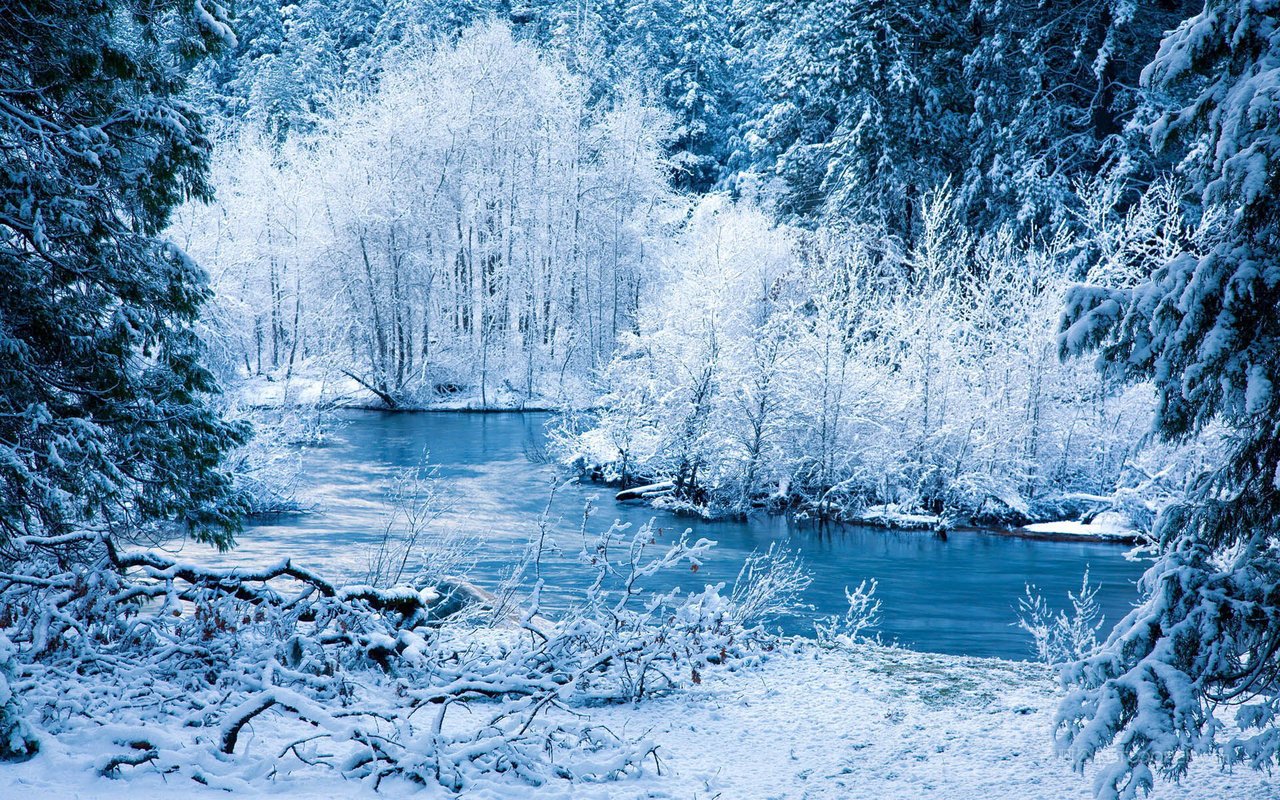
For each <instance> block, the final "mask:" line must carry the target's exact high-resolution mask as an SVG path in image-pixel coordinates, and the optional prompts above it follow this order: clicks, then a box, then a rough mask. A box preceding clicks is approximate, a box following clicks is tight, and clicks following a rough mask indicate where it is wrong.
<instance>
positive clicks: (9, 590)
mask: <svg viewBox="0 0 1280 800" xmlns="http://www.w3.org/2000/svg"><path fill="white" fill-rule="evenodd" d="M537 540H538V539H537V537H535V542H536V541H537ZM712 546H713V543H712V542H710V541H707V540H705V539H700V540H697V541H689V540H688V539H687V538H686V537H684V536H682V537H680V538H678V539H676V540H674V541H668V542H661V541H659V536H658V534H657V533H656V532H655V529H654V528H652V527H651V526H644V527H642V528H640V529H638V530H636V531H634V532H631V531H628V530H627V529H626V526H620V525H617V524H615V525H614V526H612V527H610V528H609V529H608V530H607V531H605V532H604V533H603V534H601V535H599V536H597V537H594V538H590V539H584V542H583V547H582V550H581V552H580V555H579V557H580V560H581V563H582V566H583V568H584V569H586V570H588V571H590V572H591V573H592V574H593V576H594V580H593V581H592V583H591V585H590V586H589V587H588V588H587V589H586V590H584V591H582V593H581V594H580V595H579V597H578V599H577V601H576V602H575V603H574V604H573V605H572V606H571V607H570V608H569V609H568V610H567V611H565V612H564V613H562V614H560V615H559V616H558V618H556V619H554V620H552V619H548V618H546V617H544V616H543V615H542V614H541V612H540V603H539V597H540V595H541V593H542V591H543V589H544V584H543V582H542V581H541V579H540V578H538V577H537V573H538V569H537V567H538V561H539V557H540V553H539V551H538V548H537V547H536V546H532V547H531V548H530V550H529V553H528V555H527V557H526V559H525V561H524V563H523V564H522V566H521V568H520V569H519V570H518V573H519V574H518V575H517V576H515V579H513V582H512V584H511V585H512V586H516V585H526V586H531V587H532V588H531V591H529V592H528V593H527V596H524V597H522V598H521V599H519V600H518V601H513V600H512V599H511V598H512V596H513V594H512V593H511V592H507V593H506V596H505V597H498V596H496V595H490V596H488V600H486V601H482V602H480V603H479V604H472V605H470V606H466V607H464V608H459V607H458V606H457V605H456V604H453V603H449V604H446V603H443V602H442V600H443V595H442V593H441V592H438V591H437V589H436V588H435V587H434V586H431V585H412V586H405V585H400V586H376V585H367V584H366V585H353V586H341V585H337V584H334V583H331V582H329V581H327V580H326V579H325V578H323V577H322V576H320V575H317V574H315V573H313V572H311V571H308V570H306V569H304V568H301V567H299V566H297V565H295V564H293V563H291V562H289V561H284V562H280V563H277V564H274V565H270V566H266V567H263V568H261V569H258V570H253V571H249V570H243V569H230V570H223V569H210V568H206V567H203V566H201V565H199V564H194V563H181V562H177V561H174V560H172V559H170V558H168V557H166V556H163V555H160V554H157V553H152V552H119V551H117V549H116V547H115V546H114V545H113V542H112V540H111V539H110V538H108V537H105V536H102V535H99V534H89V533H86V534H82V535H76V536H68V537H61V538H57V539H52V538H37V537H27V538H25V539H22V540H18V541H15V542H11V543H10V544H9V546H7V547H6V548H5V551H4V560H3V562H0V564H2V566H3V572H0V609H3V614H0V642H3V643H4V644H5V647H6V648H7V649H6V651H5V653H4V654H0V656H2V655H8V656H9V662H8V663H9V669H10V674H11V676H12V677H11V683H12V687H13V690H14V691H13V692H12V696H13V700H12V702H10V703H9V704H8V705H6V706H5V711H6V714H7V716H8V718H9V719H10V721H12V722H14V724H18V725H20V727H21V730H22V731H24V732H26V733H27V734H29V736H30V739H31V741H32V742H33V746H34V745H38V744H39V742H40V741H41V740H44V739H47V738H48V737H60V736H63V735H70V734H74V733H77V732H79V733H83V732H84V731H85V730H93V731H95V732H96V735H97V736H98V737H99V739H100V740H101V742H102V746H103V750H102V752H101V753H100V754H99V755H98V757H97V759H96V761H95V763H94V768H95V769H96V770H97V771H98V772H99V773H101V774H102V775H104V776H109V777H114V778H120V779H128V778H129V777H130V776H133V775H137V774H140V773H160V774H163V775H166V776H170V777H169V778H168V780H173V779H174V778H186V779H190V780H193V781H196V782H199V783H202V784H207V785H210V786H219V787H223V788H227V789H231V790H236V789H241V788H244V787H246V786H250V785H253V784H256V783H258V782H261V781H265V780H284V779H287V778H288V777H289V776H290V775H293V774H303V775H305V774H310V773H314V772H316V771H322V772H331V773H337V774H339V775H341V776H343V777H345V778H349V779H351V780H357V781H367V782H370V783H371V784H372V785H373V786H375V787H376V786H377V785H379V784H380V783H381V782H383V781H384V780H387V779H390V778H394V779H397V780H407V781H411V782H416V783H421V784H430V785H438V786H441V787H443V788H445V789H446V790H449V791H454V792H461V791H464V790H467V789H468V788H471V787H474V786H476V785H477V784H478V783H479V782H484V781H494V780H496V781H507V782H515V783H516V784H527V785H531V786H533V785H541V784H545V783H548V782H553V781H567V782H582V781H607V780H615V779H619V778H623V777H626V776H631V775H635V774H637V773H639V772H640V771H642V770H643V769H645V768H646V764H650V763H652V764H653V765H654V766H655V767H660V764H661V762H660V759H659V755H658V751H657V746H656V745H655V744H654V743H653V742H651V741H648V740H645V739H643V738H632V737H628V736H626V735H624V734H621V733H619V732H615V731H611V730H608V729H605V728H603V727H600V726H598V725H594V724H592V723H591V722H590V721H589V720H588V719H586V718H585V716H583V715H582V714H581V713H580V710H581V709H583V708H585V707H587V706H591V705H598V704H601V703H640V702H643V701H644V700H645V699H646V698H649V697H651V696H653V695H656V694H662V693H668V692H671V691H675V690H679V689H680V688H681V687H685V686H688V685H689V684H695V683H699V682H701V680H702V676H703V674H705V673H706V672H707V671H709V670H715V669H735V668H737V667H739V666H741V665H744V664H750V663H752V662H754V661H756V660H758V659H760V658H762V657H764V656H765V655H766V654H767V653H768V652H769V650H770V649H772V647H773V639H772V637H771V636H770V635H768V634H767V633H765V631H764V630H763V627H762V626H761V624H760V622H761V619H762V615H766V614H768V613H773V612H775V611H776V610H777V608H778V607H779V603H785V602H788V597H790V595H788V594H787V592H788V591H793V590H794V585H795V581H794V575H793V572H794V570H793V572H787V573H785V575H784V576H783V579H781V580H779V579H778V574H779V571H780V570H786V569H787V568H788V567H787V562H786V561H785V559H777V558H773V559H772V560H771V561H769V562H768V563H769V564H770V565H774V566H770V568H769V569H759V570H746V571H744V574H743V577H741V578H740V580H739V585H738V586H735V587H733V589H732V591H730V592H727V593H722V591H721V590H722V589H723V587H722V586H720V585H715V586H706V587H704V588H703V589H702V590H701V591H698V592H692V593H684V592H681V591H680V590H675V591H671V592H667V593H654V592H650V591H647V590H646V589H645V588H644V586H645V583H646V580H647V579H648V578H650V577H651V576H653V575H655V574H657V573H659V572H664V571H670V570H680V569H683V570H690V571H691V572H694V573H696V572H697V570H698V567H699V565H700V563H701V561H702V559H703V558H704V557H705V556H706V554H707V552H708V551H709V550H710V548H711V547H712ZM761 563H764V562H761ZM2 721H3V720H0V722H2Z"/></svg>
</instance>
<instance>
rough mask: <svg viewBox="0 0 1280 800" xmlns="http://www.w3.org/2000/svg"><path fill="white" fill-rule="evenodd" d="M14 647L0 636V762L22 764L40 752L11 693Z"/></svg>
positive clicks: (14, 674)
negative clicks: (17, 762) (19, 762)
mask: <svg viewBox="0 0 1280 800" xmlns="http://www.w3.org/2000/svg"><path fill="white" fill-rule="evenodd" d="M17 651H18V648H16V647H14V645H13V642H11V641H9V638H8V637H7V636H5V635H4V634H3V633H0V762H4V761H26V760H27V759H29V758H31V757H33V756H34V755H35V754H36V753H37V752H38V751H39V750H40V741H39V740H38V739H37V738H36V736H35V733H34V732H32V730H31V726H30V725H29V724H28V723H27V721H26V720H25V719H24V718H23V712H24V711H25V710H26V709H25V708H24V704H23V702H22V700H21V699H20V698H19V697H18V695H17V692H15V691H14V688H13V682H14V680H16V678H17V674H18V659H17V658H16V656H17Z"/></svg>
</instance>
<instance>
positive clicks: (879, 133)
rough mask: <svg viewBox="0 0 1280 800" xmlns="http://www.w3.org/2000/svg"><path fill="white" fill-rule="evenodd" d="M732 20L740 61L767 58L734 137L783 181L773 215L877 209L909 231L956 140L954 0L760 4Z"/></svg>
mask: <svg viewBox="0 0 1280 800" xmlns="http://www.w3.org/2000/svg"><path fill="white" fill-rule="evenodd" d="M743 17H744V21H745V25H746V30H745V33H744V35H745V38H746V40H747V43H748V44H747V45H746V48H747V53H746V57H747V58H748V59H753V60H758V61H761V62H763V63H765V64H767V66H766V67H764V69H763V74H762V76H761V82H762V87H761V89H762V97H761V98H760V102H759V105H758V107H757V108H756V110H755V111H753V112H748V120H747V122H746V131H745V134H744V137H745V140H746V141H747V142H749V143H750V146H751V147H752V149H753V150H754V153H753V159H754V161H755V162H756V164H758V165H759V167H758V168H759V169H760V170H761V171H763V172H765V173H766V174H767V173H773V174H776V175H777V176H779V177H780V178H782V180H783V181H784V182H785V185H786V191H785V194H784V197H783V200H782V203H781V210H782V211H783V212H784V213H790V214H796V215H800V216H811V215H814V214H815V213H817V212H820V211H825V212H827V213H837V214H858V213H872V214H879V215H882V216H883V217H884V218H885V221H886V222H887V223H888V224H889V226H890V227H891V229H893V230H894V231H896V232H899V233H902V234H907V235H909V233H910V231H911V230H912V228H913V221H912V213H913V210H914V209H915V207H916V206H917V204H918V199H919V197H920V196H921V195H922V194H923V193H924V192H925V191H926V190H928V189H930V188H932V187H934V186H936V185H939V184H941V183H943V182H944V181H945V180H947V178H948V177H950V176H951V173H952V172H953V171H954V164H956V163H957V161H958V156H957V155H956V152H955V148H957V147H962V146H963V138H962V134H963V131H964V124H965V120H966V118H967V113H966V105H965V98H964V96H963V94H962V93H960V92H958V91H957V90H958V89H960V88H962V87H961V86H960V83H959V81H957V80H956V79H955V76H956V75H957V74H958V73H959V72H960V68H961V63H960V59H961V56H962V54H963V50H962V40H961V39H960V35H961V33H962V32H961V31H960V30H959V28H960V22H961V20H962V14H960V13H959V12H958V10H957V8H956V3H955V2H954V1H953V0H930V2H927V3H918V4H910V5H903V4H900V3H893V2H887V0H872V1H871V2H865V3H856V4H851V3H846V2H839V1H838V0H803V2H790V0H787V2H774V1H773V0H765V1H764V2H760V3H759V4H756V5H753V6H750V7H748V8H747V9H744V11H743Z"/></svg>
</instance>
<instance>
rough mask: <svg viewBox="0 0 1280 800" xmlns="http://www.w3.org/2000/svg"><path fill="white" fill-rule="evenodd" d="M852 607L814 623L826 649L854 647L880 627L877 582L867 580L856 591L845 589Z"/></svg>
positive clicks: (845, 594) (820, 643)
mask: <svg viewBox="0 0 1280 800" xmlns="http://www.w3.org/2000/svg"><path fill="white" fill-rule="evenodd" d="M844 597H845V600H846V602H847V603H848V607H847V608H846V609H845V612H844V613H843V614H832V615H831V616H829V617H824V618H822V619H820V620H817V621H815V622H814V624H813V627H814V633H815V634H816V635H817V639H818V644H819V645H820V646H822V647H828V648H831V647H845V648H847V647H851V646H853V645H854V644H856V643H857V642H860V641H862V640H864V639H865V638H866V637H865V635H864V631H868V630H870V629H872V628H874V627H876V626H877V625H879V624H880V601H879V600H878V599H876V582H875V580H874V579H873V580H871V581H863V582H861V583H859V584H858V585H857V586H856V587H855V588H854V589H853V590H852V591H850V590H849V589H848V588H846V589H845V590H844Z"/></svg>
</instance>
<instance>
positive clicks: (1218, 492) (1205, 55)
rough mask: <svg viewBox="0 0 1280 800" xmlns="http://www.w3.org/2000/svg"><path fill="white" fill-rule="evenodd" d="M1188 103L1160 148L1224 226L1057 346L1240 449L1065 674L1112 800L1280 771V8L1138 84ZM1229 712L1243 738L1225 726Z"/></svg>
mask: <svg viewBox="0 0 1280 800" xmlns="http://www.w3.org/2000/svg"><path fill="white" fill-rule="evenodd" d="M1144 78H1145V80H1146V81H1147V82H1148V83H1149V85H1150V86H1151V88H1152V90H1153V91H1155V92H1160V93H1164V94H1166V95H1167V96H1168V97H1170V98H1171V99H1173V100H1176V101H1177V102H1176V104H1175V106H1174V108H1173V110H1172V111H1170V112H1168V113H1166V114H1164V115H1162V116H1161V117H1160V118H1159V119H1158V120H1157V121H1156V123H1155V124H1154V126H1153V127H1152V134H1153V138H1154V141H1155V143H1156V145H1157V146H1160V147H1164V148H1167V149H1172V150H1173V151H1174V152H1179V153H1185V154H1186V155H1185V157H1184V158H1183V160H1182V168H1183V170H1184V171H1185V172H1186V173H1187V174H1188V175H1189V176H1190V177H1191V178H1192V179H1193V180H1194V182H1195V185H1196V187H1197V188H1198V189H1199V190H1200V194H1201V197H1200V200H1201V202H1202V204H1203V205H1204V206H1206V207H1208V206H1214V205H1216V206H1220V207H1222V208H1223V209H1224V212H1223V213H1224V214H1225V215H1226V218H1227V219H1226V221H1227V223H1228V224H1226V225H1224V226H1223V229H1222V232H1221V233H1220V235H1219V237H1218V239H1217V241H1216V242H1215V243H1214V244H1213V246H1212V247H1211V248H1209V249H1208V251H1207V252H1206V253H1204V254H1203V255H1200V256H1192V255H1183V256H1179V257H1177V258H1174V259H1172V260H1170V261H1169V262H1168V263H1166V264H1164V265H1163V266H1162V267H1160V268H1159V269H1157V270H1156V271H1155V272H1154V273H1153V274H1152V275H1151V276H1150V277H1149V278H1148V279H1147V280H1145V281H1142V282H1140V283H1138V284H1137V285H1135V286H1133V287H1131V288H1119V289H1117V288H1103V287H1098V286H1081V287H1078V288H1076V289H1075V290H1074V291H1073V292H1072V293H1071V294H1070V295H1069V297H1068V307H1067V312H1066V314H1065V316H1064V320H1063V328H1064V330H1063V334H1062V340H1061V341H1062V347H1063V350H1064V352H1067V353H1073V352H1080V351H1084V350H1091V349H1096V350H1097V351H1098V353H1099V356H1098V361H1099V364H1100V366H1101V368H1103V369H1104V370H1107V371H1108V372H1110V373H1113V374H1116V375H1118V376H1119V377H1120V378H1122V379H1127V380H1133V381H1138V380H1149V381H1151V382H1153V383H1154V386H1155V389H1156V392H1157V396H1158V406H1157V410H1156V414H1155V419H1154V430H1155V432H1156V433H1157V434H1159V435H1160V436H1162V437H1164V438H1166V439H1172V440H1182V439H1186V438H1188V437H1191V436H1192V435H1194V434H1196V433H1197V432H1198V431H1201V430H1203V429H1204V428H1205V427H1206V426H1208V425H1209V424H1210V423H1214V422H1221V423H1222V424H1225V425H1226V426H1227V427H1228V429H1229V430H1230V431H1231V435H1230V437H1229V444H1230V447H1229V452H1228V453H1227V455H1226V457H1225V458H1224V460H1223V463H1222V464H1221V466H1220V467H1218V468H1217V469H1215V470H1213V471H1211V472H1209V473H1208V474H1206V475H1205V476H1204V477H1203V478H1202V479H1201V481H1200V482H1199V484H1198V486H1197V487H1196V489H1195V490H1194V491H1193V492H1192V494H1191V496H1190V497H1189V498H1188V499H1187V500H1186V501H1185V502H1183V503H1180V504H1177V505H1174V506H1172V507H1170V508H1169V509H1167V510H1166V512H1165V513H1164V514H1163V515H1162V516H1161V517H1160V519H1159V521H1158V522H1157V526H1156V532H1157V534H1158V536H1159V546H1158V559H1157V560H1156V562H1155V563H1154V565H1153V566H1152V567H1151V568H1150V570H1149V571H1148V572H1147V574H1146V575H1145V577H1144V578H1143V581H1142V584H1141V588H1142V591H1143V602H1142V604H1141V605H1140V606H1139V607H1138V608H1136V609H1135V610H1134V611H1133V612H1132V613H1131V614H1129V615H1128V616H1127V617H1126V618H1125V619H1124V620H1123V621H1122V622H1121V623H1120V624H1119V625H1118V626H1117V628H1116V629H1115V631H1114V632H1113V633H1112V634H1111V637H1110V639H1109V641H1108V642H1107V644H1106V647H1105V648H1104V650H1103V651H1102V652H1101V653H1100V654H1099V655H1097V656H1095V657H1091V658H1087V659H1084V660H1082V661H1079V662H1078V663H1076V664H1074V665H1073V666H1071V667H1069V668H1068V669H1067V670H1066V672H1065V673H1064V677H1065V679H1066V681H1067V683H1068V684H1069V685H1071V686H1072V687H1073V690H1072V692H1071V693H1070V695H1069V696H1068V698H1067V699H1066V700H1065V702H1064V704H1063V706H1062V708H1061V710H1060V733H1061V734H1062V737H1063V741H1064V744H1065V745H1066V746H1067V747H1068V748H1069V750H1070V752H1071V754H1072V755H1073V756H1074V758H1075V759H1076V760H1077V762H1078V763H1080V764H1083V763H1084V762H1085V761H1088V760H1090V759H1093V758H1095V757H1098V756H1100V755H1101V754H1102V753H1103V751H1104V749H1105V748H1106V747H1107V746H1108V745H1110V744H1112V743H1114V744H1115V746H1116V749H1115V758H1114V761H1113V763H1111V764H1110V765H1109V766H1108V767H1106V768H1105V769H1104V770H1103V771H1102V772H1101V773H1100V776H1099V779H1098V780H1099V785H1098V789H1099V793H1100V795H1101V796H1104V797H1134V796H1137V795H1138V794H1140V793H1141V792H1143V791H1146V790H1149V789H1150V788H1151V786H1152V785H1153V782H1154V778H1155V775H1156V773H1163V774H1165V775H1168V776H1173V777H1177V776H1179V775H1181V774H1182V773H1183V772H1184V771H1185V770H1186V768H1187V765H1188V764H1189V762H1190V761H1191V759H1192V758H1193V757H1194V756H1195V755H1197V754H1202V753H1210V752H1214V751H1220V752H1221V754H1222V755H1223V757H1224V758H1225V759H1226V760H1227V761H1228V762H1231V763H1243V764H1248V765H1251V766H1254V767H1260V768H1266V767H1274V766H1275V765H1276V764H1277V762H1278V761H1280V694H1278V693H1277V685H1278V684H1277V679H1278V678H1280V540H1278V539H1277V534H1276V532H1277V530H1278V529H1280V470H1278V469H1277V464H1280V392H1277V391H1276V386H1277V382H1280V210H1278V209H1280V118H1278V117H1277V115H1276V113H1275V109H1276V107H1277V102H1278V101H1280V4H1278V3H1276V2H1274V0H1271V1H1269V2H1267V1H1264V2H1254V3H1238V2H1227V1H1223V0H1211V2H1209V3H1208V4H1207V5H1206V7H1205V9H1204V11H1203V12H1202V13H1200V14H1198V15H1196V16H1194V17H1192V18H1191V19H1189V20H1187V21H1186V22H1185V23H1183V24H1182V25H1181V26H1179V27H1178V28H1177V30H1176V31H1174V32H1173V33H1172V34H1171V35H1170V36H1169V37H1168V38H1166V39H1165V41H1164V42H1163V43H1162V45H1161V46H1160V50H1159V54H1158V56H1157V57H1156V59H1155V61H1154V62H1153V63H1152V64H1151V65H1150V66H1149V67H1148V68H1147V70H1146V71H1145V73H1144ZM1229 706H1234V707H1235V712H1234V718H1235V722H1236V723H1237V726H1238V732H1236V733H1227V732H1226V729H1225V726H1224V724H1223V722H1222V719H1221V716H1220V715H1221V713H1222V712H1223V711H1224V709H1225V708H1226V707H1229Z"/></svg>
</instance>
